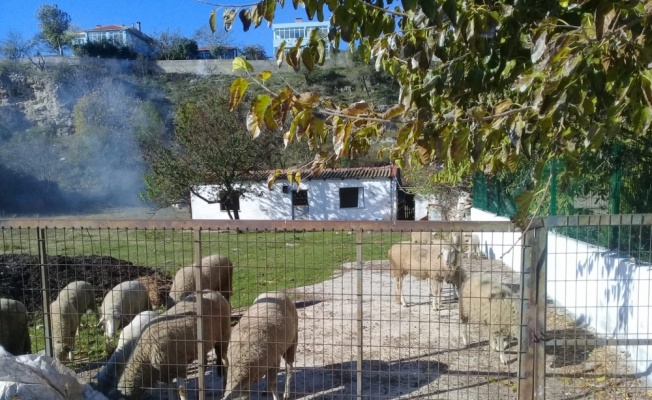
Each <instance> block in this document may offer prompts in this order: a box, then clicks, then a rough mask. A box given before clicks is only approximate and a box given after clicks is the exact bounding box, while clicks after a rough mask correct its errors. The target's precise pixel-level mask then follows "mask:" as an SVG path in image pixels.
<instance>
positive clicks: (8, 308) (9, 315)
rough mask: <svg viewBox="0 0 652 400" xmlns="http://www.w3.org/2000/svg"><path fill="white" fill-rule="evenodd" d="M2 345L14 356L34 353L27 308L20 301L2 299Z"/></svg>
mask: <svg viewBox="0 0 652 400" xmlns="http://www.w3.org/2000/svg"><path fill="white" fill-rule="evenodd" d="M0 345H2V347H4V348H5V350H7V351H8V352H10V353H11V354H13V355H14V356H20V355H23V354H29V353H31V352H32V342H31V339H30V337H29V328H28V326H27V308H25V305H24V304H23V303H21V302H20V301H17V300H13V299H0Z"/></svg>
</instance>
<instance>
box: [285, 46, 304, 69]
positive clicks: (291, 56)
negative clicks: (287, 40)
mask: <svg viewBox="0 0 652 400" xmlns="http://www.w3.org/2000/svg"><path fill="white" fill-rule="evenodd" d="M285 61H287V63H288V65H289V66H290V67H292V69H294V71H295V72H299V70H300V69H301V65H300V63H299V48H297V47H293V48H291V49H290V50H289V51H288V52H287V54H286V55H285Z"/></svg>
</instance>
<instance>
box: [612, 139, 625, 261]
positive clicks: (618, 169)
mask: <svg viewBox="0 0 652 400" xmlns="http://www.w3.org/2000/svg"><path fill="white" fill-rule="evenodd" d="M612 154H613V156H614V159H615V163H614V164H615V168H614V171H613V173H612V174H611V188H610V197H611V204H610V205H609V206H610V207H609V213H611V214H620V193H621V191H622V186H623V182H622V175H623V170H622V146H621V145H619V144H616V145H614V147H613V149H612ZM619 229H620V226H618V225H614V226H612V227H611V235H610V237H609V248H610V249H611V250H618V247H620V243H619V242H620V240H619V235H620V231H619Z"/></svg>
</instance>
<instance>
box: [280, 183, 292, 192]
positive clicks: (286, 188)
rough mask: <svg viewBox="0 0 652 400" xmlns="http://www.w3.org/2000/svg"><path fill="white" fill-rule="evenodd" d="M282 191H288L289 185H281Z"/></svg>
mask: <svg viewBox="0 0 652 400" xmlns="http://www.w3.org/2000/svg"><path fill="white" fill-rule="evenodd" d="M281 191H282V192H283V193H286V194H287V193H290V187H289V186H288V185H283V189H281Z"/></svg>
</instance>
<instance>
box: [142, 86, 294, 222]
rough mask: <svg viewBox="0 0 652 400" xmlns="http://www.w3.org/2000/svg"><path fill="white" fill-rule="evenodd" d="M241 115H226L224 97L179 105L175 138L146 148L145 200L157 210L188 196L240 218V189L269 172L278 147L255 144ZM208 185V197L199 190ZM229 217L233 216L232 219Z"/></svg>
mask: <svg viewBox="0 0 652 400" xmlns="http://www.w3.org/2000/svg"><path fill="white" fill-rule="evenodd" d="M245 115H246V110H245V109H244V108H243V107H240V108H237V109H236V111H235V112H233V113H230V112H229V99H228V96H226V95H217V96H206V97H204V96H200V95H198V96H195V97H194V98H193V100H191V101H187V102H185V103H183V104H181V105H180V106H179V108H178V109H177V112H176V116H175V121H174V126H175V137H174V138H173V140H172V141H170V142H168V143H159V145H156V146H151V147H150V152H149V153H148V155H147V157H146V158H147V162H148V164H149V172H148V173H147V174H146V176H145V182H146V191H145V194H144V196H145V198H147V199H148V200H152V201H153V202H155V203H156V204H158V205H160V206H168V205H170V204H173V203H176V202H179V201H183V200H187V199H188V196H189V195H190V194H191V193H192V194H194V195H195V196H197V197H199V198H201V199H203V200H204V201H206V202H207V203H210V204H215V203H220V204H222V205H223V206H224V208H225V209H226V211H227V212H228V214H229V217H230V218H235V219H239V214H238V209H237V207H235V205H236V204H237V199H238V198H240V197H241V196H243V195H245V194H246V193H247V192H248V187H247V185H245V184H242V183H243V181H245V180H246V179H245V178H246V176H247V175H248V174H249V173H250V172H251V171H254V170H260V169H267V168H271V167H272V166H273V165H274V164H275V162H276V161H275V160H274V155H275V154H278V153H279V152H280V151H281V150H282V148H281V146H282V141H281V140H280V138H278V137H274V136H272V135H269V136H268V138H267V139H268V140H265V141H254V139H253V138H252V137H251V135H250V134H249V133H248V132H247V130H246V129H245V127H244V126H245V125H244V119H245ZM203 185H211V186H213V187H214V190H213V189H211V190H209V191H208V192H206V191H202V190H201V187H200V186H203ZM232 213H233V214H232Z"/></svg>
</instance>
